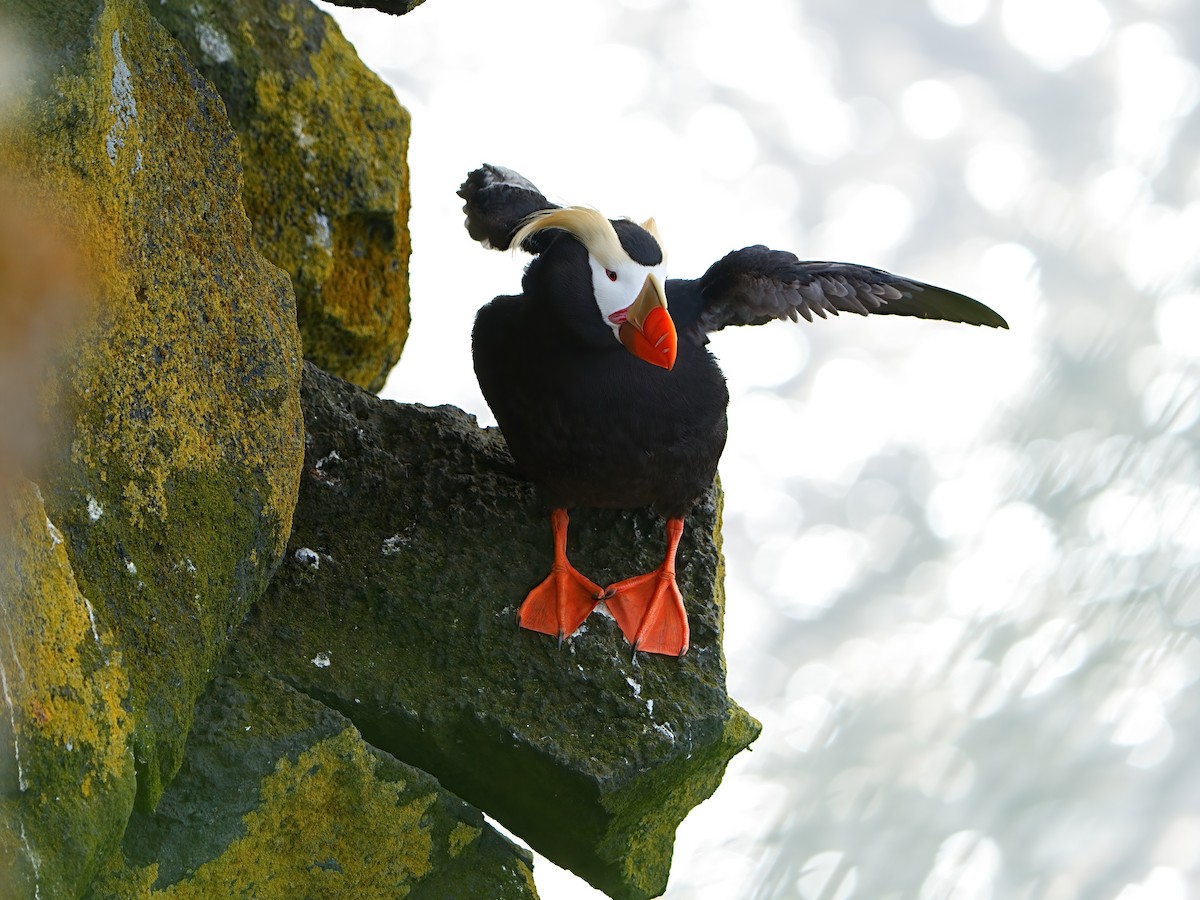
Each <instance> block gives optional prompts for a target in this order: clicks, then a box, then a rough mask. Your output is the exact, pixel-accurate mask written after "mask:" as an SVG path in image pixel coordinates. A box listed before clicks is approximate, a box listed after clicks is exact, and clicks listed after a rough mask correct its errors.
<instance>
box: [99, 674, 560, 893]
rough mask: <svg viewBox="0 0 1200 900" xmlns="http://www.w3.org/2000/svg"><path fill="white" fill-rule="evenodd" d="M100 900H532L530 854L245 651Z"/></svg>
mask: <svg viewBox="0 0 1200 900" xmlns="http://www.w3.org/2000/svg"><path fill="white" fill-rule="evenodd" d="M95 896H96V897H98V898H104V897H113V898H148V897H160V896H161V897H174V898H209V897H228V896H254V897H256V898H262V900H271V898H285V900H291V898H295V897H326V898H343V897H344V898H360V897H418V896H424V897H430V898H433V897H436V898H455V897H461V898H463V900H466V898H477V897H488V898H496V900H525V898H530V897H536V893H534V892H533V891H532V889H531V880H530V860H529V857H528V854H527V852H526V851H523V850H520V849H518V848H516V847H514V846H513V845H512V844H510V843H509V842H508V841H507V840H506V839H505V838H503V837H501V836H500V835H499V834H497V833H496V832H495V831H494V830H493V829H492V828H490V827H489V826H487V825H486V824H485V823H484V822H483V817H482V816H481V815H480V813H479V812H478V811H477V810H474V809H472V808H470V807H468V806H467V805H466V804H464V803H463V802H462V801H460V800H458V799H457V798H455V797H453V796H451V795H450V794H448V793H446V792H445V791H444V790H443V789H442V788H441V787H440V786H439V785H438V783H437V782H436V781H435V780H434V779H433V778H431V777H430V776H428V775H426V774H425V773H423V772H420V771H418V770H416V769H412V768H411V767H409V766H406V765H404V764H403V763H400V762H398V761H397V760H395V759H394V758H392V757H391V756H389V755H388V754H386V753H382V752H380V751H378V750H376V749H374V748H372V747H370V746H368V745H367V744H366V743H364V741H363V740H362V737H361V736H360V735H359V733H358V732H357V731H356V730H355V729H354V727H353V726H352V725H351V724H350V723H349V722H348V721H347V720H346V719H345V718H343V717H342V716H340V715H338V714H337V713H335V712H333V711H331V710H329V709H328V708H326V707H323V706H322V705H321V704H319V703H317V702H316V701H314V700H312V699H310V698H308V697H306V696H304V695H303V694H300V693H298V692H296V691H295V690H293V689H292V688H290V687H288V686H287V685H285V684H284V683H282V682H281V681H279V680H277V679H275V678H272V677H271V676H269V675H267V674H265V673H264V672H262V671H261V670H259V669H257V668H256V666H255V664H254V663H253V662H252V661H250V660H248V659H246V658H245V657H244V656H241V655H239V654H238V653H236V652H235V653H233V654H231V655H230V657H229V658H227V659H226V661H225V662H224V663H223V664H222V666H221V670H220V672H219V674H218V675H217V677H216V678H215V679H214V680H213V683H212V685H211V686H210V688H209V690H208V691H207V692H206V693H205V695H204V697H203V698H202V699H201V701H200V703H199V705H198V709H197V716H196V725H195V727H194V728H193V730H192V735H191V738H190V739H189V742H188V749H187V755H186V759H185V763H184V766H183V768H182V769H181V770H180V774H179V776H178V777H177V778H176V779H175V781H174V782H173V783H172V784H171V786H170V787H169V788H168V789H167V792H166V793H165V794H164V796H163V799H162V802H161V803H160V804H159V807H158V809H157V810H156V811H155V813H154V814H152V815H146V814H141V813H138V814H136V815H135V816H134V818H133V819H132V821H131V822H130V826H129V830H128V832H127V833H126V835H125V840H124V842H123V844H122V848H121V850H120V852H118V853H116V854H114V856H113V857H112V859H111V860H110V861H109V865H108V867H107V869H106V871H105V872H104V874H103V875H102V877H101V879H100V880H99V882H98V883H97V885H96V889H95Z"/></svg>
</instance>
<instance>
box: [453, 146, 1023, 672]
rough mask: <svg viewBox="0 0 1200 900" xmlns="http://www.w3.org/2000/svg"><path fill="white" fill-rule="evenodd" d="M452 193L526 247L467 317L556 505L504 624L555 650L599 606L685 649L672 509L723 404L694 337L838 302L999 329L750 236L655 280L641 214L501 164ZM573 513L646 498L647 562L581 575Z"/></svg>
mask: <svg viewBox="0 0 1200 900" xmlns="http://www.w3.org/2000/svg"><path fill="white" fill-rule="evenodd" d="M458 193H459V196H460V197H462V198H463V199H464V200H465V201H466V203H465V205H464V207H463V211H464V212H465V213H466V216H467V219H466V226H467V231H468V233H469V234H470V235H471V237H472V238H474V239H475V240H477V241H479V242H480V243H482V244H483V245H484V246H485V247H492V248H495V249H499V250H505V249H508V248H509V247H519V248H521V249H523V250H525V251H527V252H529V253H531V254H533V257H534V258H533V260H532V261H531V262H530V263H529V265H528V267H527V268H526V270H525V274H524V277H523V278H522V281H521V289H522V292H521V294H519V295H517V296H502V297H497V298H495V299H494V300H492V301H491V302H490V303H488V304H486V305H485V306H484V307H483V308H481V309H480V310H479V313H478V315H477V316H476V319H475V327H474V331H473V333H472V353H473V356H474V362H475V374H476V377H477V378H478V379H479V386H480V388H481V389H482V391H483V395H484V398H485V399H486V400H487V403H488V405H489V406H490V407H491V409H492V412H493V413H494V414H495V416H496V421H497V423H498V424H499V426H500V430H501V432H502V433H503V434H504V437H505V440H506V442H507V444H508V447H509V450H510V452H511V453H512V457H513V461H514V462H515V464H516V466H517V468H518V469H519V470H520V472H521V473H522V474H523V475H524V476H525V477H527V478H529V479H530V480H531V481H533V482H534V483H535V484H536V485H537V486H538V488H539V490H540V492H542V493H543V494H544V496H545V497H546V498H547V499H548V500H549V501H550V504H551V506H552V508H553V512H552V513H551V524H552V528H553V535H554V562H553V565H552V567H551V569H550V574H549V575H548V576H547V577H546V579H545V580H544V581H542V582H541V583H540V584H539V585H537V586H536V587H535V588H533V590H531V591H530V592H529V594H528V595H527V596H526V598H525V600H524V602H523V603H522V604H521V606H520V609H519V611H518V613H517V622H518V624H519V625H520V626H521V627H522V628H527V629H530V630H532V631H537V632H541V633H544V634H548V635H551V636H556V637H557V638H558V640H559V642H560V643H561V641H562V639H563V637H564V636H566V635H569V634H571V633H573V632H574V631H575V630H576V629H577V628H578V627H579V626H580V625H581V624H582V623H583V621H584V619H586V618H587V616H588V615H589V614H590V613H591V612H592V610H593V609H594V608H595V606H596V604H597V603H598V602H599V601H600V600H604V601H605V602H606V603H607V606H608V609H609V611H610V612H611V613H612V615H613V617H614V618H615V619H616V621H617V624H618V626H619V627H620V628H621V631H622V633H623V634H624V635H625V638H626V640H628V641H629V642H630V643H631V644H632V645H633V648H634V652H635V653H636V652H637V651H639V650H640V651H644V652H650V653H660V654H665V655H672V656H682V655H683V654H684V653H686V652H687V649H688V620H687V612H686V611H685V609H684V605H683V597H682V595H681V593H680V591H679V588H678V586H677V585H676V583H675V554H676V550H677V548H678V546H679V539H680V537H681V536H682V534H683V521H684V520H683V517H684V515H685V514H686V513H687V512H688V510H689V509H690V508H691V507H692V505H693V503H694V502H695V501H696V500H697V499H698V498H699V497H700V495H701V494H703V493H704V491H705V490H706V489H707V488H708V486H709V485H710V484H711V483H712V480H713V477H714V475H715V474H716V470H717V461H718V460H719V459H720V457H721V452H722V450H723V449H724V447H725V437H726V428H727V424H726V407H727V405H728V402H729V394H728V391H727V390H726V387H725V378H724V376H723V375H722V373H721V370H720V368H719V366H718V365H717V360H716V358H715V357H714V356H713V355H712V353H710V352H709V350H708V348H707V346H706V345H707V343H708V337H707V335H708V333H709V332H712V331H717V330H720V329H721V328H724V327H725V326H727V325H759V324H763V323H765V322H768V321H771V320H772V319H791V320H793V321H796V320H798V318H799V317H800V316H803V317H804V318H805V319H806V320H807V321H809V322H811V321H812V320H813V316H814V315H815V316H818V317H820V318H825V317H826V316H827V315H837V314H838V313H841V312H850V313H857V314H859V315H864V316H865V315H868V314H874V315H902V316H917V317H920V318H926V319H944V320H947V321H951V322H965V323H967V324H971V325H988V326H991V327H993V328H1007V327H1008V324H1007V323H1006V322H1005V321H1004V319H1003V318H1001V317H1000V316H999V315H997V314H996V313H995V312H994V311H992V310H991V309H989V308H988V307H986V306H984V305H983V304H982V303H979V302H977V301H975V300H972V299H971V298H969V297H964V296H963V295H961V294H956V293H954V292H953V291H948V290H945V289H943V288H938V287H933V286H932V285H928V284H923V283H922V282H919V281H914V280H912V279H908V278H902V277H900V276H897V275H892V274H889V273H888V272H884V271H881V270H879V269H872V268H868V267H867V266H858V265H852V264H849V263H836V262H810V261H801V260H800V259H798V258H797V257H796V256H795V255H794V254H792V253H788V252H786V251H782V250H771V249H768V248H767V247H764V246H761V245H758V246H752V247H746V248H744V249H741V250H734V251H733V252H731V253H729V254H728V255H726V256H725V257H723V258H722V259H720V260H718V261H717V262H715V263H713V264H712V266H710V267H709V269H708V271H706V272H705V273H704V274H703V275H702V276H700V277H699V278H697V279H668V278H667V276H666V257H665V254H664V252H663V245H662V241H661V239H660V237H659V234H658V230H657V228H656V227H655V224H654V221H653V220H649V221H646V222H643V223H641V224H637V223H635V222H633V221H630V220H627V219H612V220H610V219H608V218H606V217H605V216H604V215H602V214H601V213H599V212H597V211H596V210H594V209H591V208H588V207H579V206H569V207H561V206H558V205H556V204H554V203H551V202H550V201H549V200H547V199H546V197H545V196H544V195H543V194H542V193H541V191H539V190H538V189H537V188H536V187H534V186H533V184H532V183H530V182H529V181H528V180H527V179H525V178H524V177H522V176H521V175H518V174H517V173H516V172H513V171H512V170H511V169H506V168H503V167H500V166H491V165H485V166H483V167H481V168H479V169H476V170H475V171H473V172H471V173H470V174H469V175H468V176H467V179H466V181H465V182H463V184H462V186H461V187H460V188H459V191H458ZM574 506H595V507H615V508H637V507H646V506H653V507H654V508H655V509H656V510H657V511H658V512H659V513H660V514H661V515H663V516H664V517H665V519H666V538H667V549H666V555H665V557H664V559H663V562H662V564H661V565H660V566H659V567H658V568H657V569H655V570H654V571H652V572H648V573H646V574H643V575H637V576H634V577H632V578H629V579H626V580H624V581H620V582H617V583H616V584H612V585H608V586H607V587H603V588H602V587H601V586H600V585H597V584H595V583H594V582H592V581H591V580H590V579H588V578H587V577H586V576H585V575H583V574H582V573H581V572H579V571H578V570H576V569H575V567H574V566H573V565H571V563H570V561H569V560H568V558H567V526H568V521H569V520H568V515H567V509H568V508H570V507H574Z"/></svg>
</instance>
